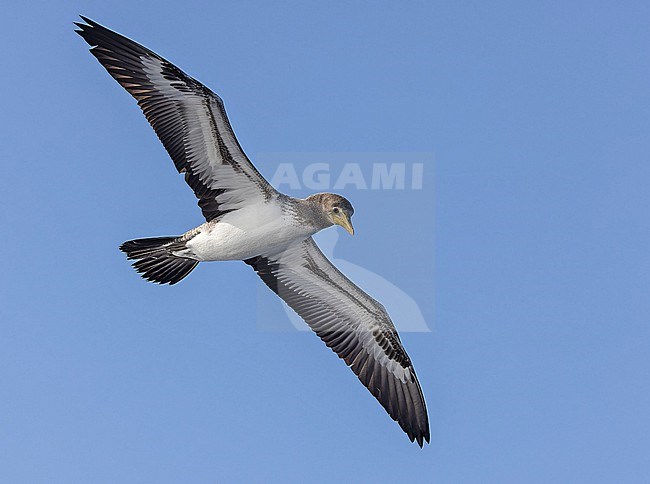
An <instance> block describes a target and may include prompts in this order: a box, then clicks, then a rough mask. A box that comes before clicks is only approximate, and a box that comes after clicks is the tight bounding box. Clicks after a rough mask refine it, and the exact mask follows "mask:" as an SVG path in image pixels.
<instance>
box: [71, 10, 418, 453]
mask: <svg viewBox="0 0 650 484" xmlns="http://www.w3.org/2000/svg"><path fill="white" fill-rule="evenodd" d="M82 19H83V20H84V22H85V23H77V24H76V25H77V26H78V27H79V30H77V33H79V35H81V37H83V39H84V40H85V41H86V42H87V43H88V44H89V45H90V46H91V49H90V52H91V53H92V54H93V55H94V56H95V57H96V58H97V60H99V62H100V63H101V64H102V66H104V68H105V69H106V70H107V71H108V73H109V74H110V75H111V76H112V77H113V78H114V79H115V80H116V81H117V82H118V83H119V84H120V85H121V86H122V87H123V88H124V89H126V90H127V91H128V92H129V94H131V96H133V97H134V98H135V99H136V101H137V102H138V105H139V106H140V108H141V109H142V111H143V113H144V115H145V117H146V118H147V121H149V123H150V124H151V126H152V127H153V129H154V131H155V132H156V134H157V135H158V138H159V139H160V141H161V142H162V144H163V145H164V147H165V149H166V150H167V152H168V153H169V155H170V157H171V159H172V161H173V162H174V165H175V166H176V169H177V170H178V172H179V173H181V174H183V175H184V177H185V181H186V182H187V184H188V185H189V186H190V188H191V189H192V190H193V192H194V194H195V195H196V197H197V199H198V204H199V207H200V208H201V211H202V213H203V216H204V217H205V219H206V222H205V223H204V224H203V225H200V226H199V227H196V228H195V229H192V230H190V231H188V232H186V233H185V234H183V235H180V236H170V237H149V238H145V239H135V240H130V241H128V242H125V243H123V244H122V245H121V246H120V250H122V251H123V252H125V253H126V255H127V258H128V259H129V260H132V261H134V262H133V266H134V268H135V269H136V270H137V271H138V272H139V273H140V274H141V275H142V277H144V278H145V279H147V280H149V281H152V282H157V283H159V284H170V285H172V284H176V283H178V282H179V281H181V280H182V279H184V278H185V277H187V275H188V274H189V273H190V272H191V271H192V270H193V269H194V268H195V267H196V266H197V265H198V264H199V263H200V262H204V261H223V260H242V261H244V262H245V263H246V264H248V265H249V266H251V267H252V268H253V269H254V270H255V272H256V273H257V274H258V275H259V277H260V278H261V279H262V281H263V282H264V283H265V284H266V285H267V286H268V287H269V288H270V289H271V290H272V291H273V292H275V293H276V294H277V295H278V296H279V297H281V298H282V299H283V300H284V301H285V302H286V303H287V304H288V305H289V306H290V307H291V308H292V309H293V310H295V311H296V313H298V315H300V317H302V318H303V319H304V320H305V322H306V323H307V324H308V325H309V326H310V328H311V329H312V330H314V332H315V333H316V334H317V335H318V336H319V337H320V338H321V339H322V340H323V342H324V343H325V344H326V345H327V346H328V347H330V348H331V349H332V350H333V351H334V352H335V353H336V354H337V355H338V356H339V357H340V358H341V359H343V360H344V361H345V363H346V364H347V365H348V366H349V367H350V368H351V369H352V371H353V372H354V373H355V375H357V377H358V378H359V380H360V381H361V383H362V384H363V385H364V386H365V387H366V388H368V390H369V391H370V393H372V395H373V396H374V397H375V398H376V399H377V400H378V401H379V403H381V405H382V406H383V407H384V409H386V411H387V412H388V414H389V415H390V416H391V417H392V418H393V420H396V421H397V422H398V423H399V425H400V427H401V428H402V429H403V430H404V432H406V434H407V435H408V437H409V439H410V440H411V441H412V442H413V441H417V443H418V444H419V445H420V447H421V446H422V445H423V443H424V441H426V442H429V420H428V416H427V410H426V405H425V402H424V396H423V395H422V389H421V388H420V383H419V381H418V379H417V376H416V374H415V369H414V368H413V364H412V362H411V359H410V358H409V356H408V354H407V353H406V351H405V350H404V347H403V346H402V344H401V342H400V339H399V335H398V334H397V331H396V330H395V326H394V325H393V323H392V321H391V319H390V317H389V315H388V313H387V312H386V310H385V309H384V307H383V306H382V305H381V304H380V303H379V302H377V301H376V300H375V299H373V298H372V297H370V296H369V295H368V294H366V293H365V292H364V291H362V290H361V289H360V288H359V287H357V286H356V285H355V284H354V283H353V282H352V281H350V280H349V279H348V278H347V277H345V275H343V274H342V273H341V272H340V271H339V270H338V269H337V268H336V267H334V265H333V264H332V263H331V262H330V261H329V260H328V259H327V257H325V256H324V255H323V253H322V252H321V251H320V249H319V248H318V246H317V245H316V243H315V242H314V240H313V238H312V237H311V236H312V235H313V234H315V233H316V232H318V231H319V230H322V229H325V228H327V227H330V226H332V225H340V226H341V227H343V228H344V229H345V230H347V231H348V232H349V233H350V234H353V233H354V229H353V228H352V223H351V220H350V219H351V217H352V215H353V213H354V209H353V208H352V205H351V204H350V202H349V201H348V200H346V199H345V198H344V197H342V196H340V195H336V194H332V193H319V194H314V195H311V196H309V197H307V198H306V199H304V200H302V199H297V198H292V197H289V196H287V195H284V194H282V193H279V192H278V191H276V190H275V189H274V188H273V187H272V186H271V185H270V184H269V183H268V182H267V181H266V180H265V179H264V177H263V176H262V175H261V174H260V173H259V172H258V171H257V169H256V168H255V166H253V164H252V163H251V162H250V160H249V159H248V157H247V156H246V154H245V153H244V151H243V150H242V148H241V146H240V145H239V142H238V141H237V138H236V137H235V133H234V132H233V130H232V127H231V126H230V122H229V121H228V117H227V116H226V111H225V107H224V104H223V101H222V100H221V98H220V97H219V96H218V95H217V94H215V93H214V92H212V91H211V90H210V89H208V88H207V87H205V86H204V85H203V84H201V83H200V82H198V81H197V80H196V79H193V78H192V77H190V76H188V75H187V74H185V73H184V72H183V71H181V70H180V69H179V68H178V67H176V66H175V65H174V64H172V63H171V62H169V61H167V60H165V59H164V58H162V57H160V56H159V55H158V54H156V53H155V52H153V51H151V50H149V49H147V48H146V47H144V46H142V45H140V44H138V43H137V42H134V41H132V40H130V39H128V38H126V37H124V36H122V35H120V34H118V33H116V32H113V31H112V30H109V29H107V28H106V27H103V26H101V25H99V24H98V23H96V22H93V21H92V20H90V19H87V18H85V17H82Z"/></svg>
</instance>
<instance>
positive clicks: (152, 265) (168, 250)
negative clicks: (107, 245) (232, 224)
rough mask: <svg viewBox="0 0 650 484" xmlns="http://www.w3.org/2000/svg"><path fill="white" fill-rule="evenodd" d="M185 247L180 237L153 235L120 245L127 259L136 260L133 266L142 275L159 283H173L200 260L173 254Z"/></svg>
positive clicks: (186, 273) (185, 274)
mask: <svg viewBox="0 0 650 484" xmlns="http://www.w3.org/2000/svg"><path fill="white" fill-rule="evenodd" d="M183 248H185V242H184V241H179V240H178V237H151V238H149V239H136V240H129V241H128V242H124V243H123V244H122V245H120V250H121V251H122V252H124V253H125V254H126V255H127V259H129V260H135V262H134V263H133V267H134V268H135V270H136V271H138V272H139V273H140V274H141V275H142V277H144V278H145V279H146V280H148V281H151V282H157V283H158V284H169V285H173V284H176V283H177V282H179V281H180V280H181V279H183V278H184V277H185V276H187V275H188V274H189V273H190V272H192V270H193V269H194V268H195V267H196V266H197V264H198V263H199V261H197V260H194V259H186V258H185V257H178V256H175V255H173V254H172V252H173V251H177V250H182V249H183Z"/></svg>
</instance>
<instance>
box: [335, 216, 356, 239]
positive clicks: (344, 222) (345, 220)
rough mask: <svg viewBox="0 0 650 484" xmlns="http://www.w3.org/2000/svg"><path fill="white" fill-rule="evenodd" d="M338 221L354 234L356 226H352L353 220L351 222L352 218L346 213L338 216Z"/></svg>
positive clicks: (338, 223)
mask: <svg viewBox="0 0 650 484" xmlns="http://www.w3.org/2000/svg"><path fill="white" fill-rule="evenodd" d="M336 223H337V225H340V226H341V227H343V228H344V229H345V230H347V231H348V233H349V234H350V235H354V227H353V226H352V222H350V218H349V217H348V216H347V215H346V214H343V215H341V216H339V217H337V220H336Z"/></svg>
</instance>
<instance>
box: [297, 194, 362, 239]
mask: <svg viewBox="0 0 650 484" xmlns="http://www.w3.org/2000/svg"><path fill="white" fill-rule="evenodd" d="M307 200H309V201H312V202H315V203H316V204H317V205H318V206H319V207H320V209H321V211H322V213H323V215H324V216H325V218H326V219H327V220H328V221H329V222H330V223H331V225H340V226H341V227H343V228H344V229H345V230H347V231H348V232H349V234H350V235H354V227H352V222H351V221H350V219H351V218H352V215H353V214H354V208H352V204H351V203H350V202H349V201H348V200H347V199H346V198H345V197H342V196H341V195H336V194H334V193H317V194H316V195H312V196H310V197H309V198H307Z"/></svg>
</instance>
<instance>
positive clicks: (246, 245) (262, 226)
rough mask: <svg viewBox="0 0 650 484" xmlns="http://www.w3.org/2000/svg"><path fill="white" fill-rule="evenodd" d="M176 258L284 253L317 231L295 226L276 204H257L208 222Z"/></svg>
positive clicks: (239, 257)
mask: <svg viewBox="0 0 650 484" xmlns="http://www.w3.org/2000/svg"><path fill="white" fill-rule="evenodd" d="M198 231H199V233H198V234H197V235H196V236H194V237H193V238H192V239H191V240H190V241H189V242H188V243H187V246H186V247H187V249H185V250H182V251H178V252H174V255H178V256H181V257H191V258H192V259H196V260H199V261H219V260H244V259H249V258H251V257H255V256H258V255H260V254H263V253H269V252H275V251H279V250H283V249H284V248H286V247H287V246H289V245H290V244H291V243H293V242H296V241H299V240H304V239H306V238H307V237H309V236H311V235H313V234H314V233H315V232H316V230H315V229H312V228H310V227H307V226H305V225H303V224H296V223H295V221H294V219H293V216H292V215H291V214H286V213H283V212H282V210H281V209H280V207H279V206H278V205H277V204H275V203H264V202H262V203H258V204H254V205H249V206H247V207H242V208H240V209H239V210H236V211H234V212H231V213H228V214H226V215H224V216H223V217H222V218H221V219H220V220H219V222H217V223H209V222H208V223H205V224H203V225H201V226H200V227H198Z"/></svg>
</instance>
